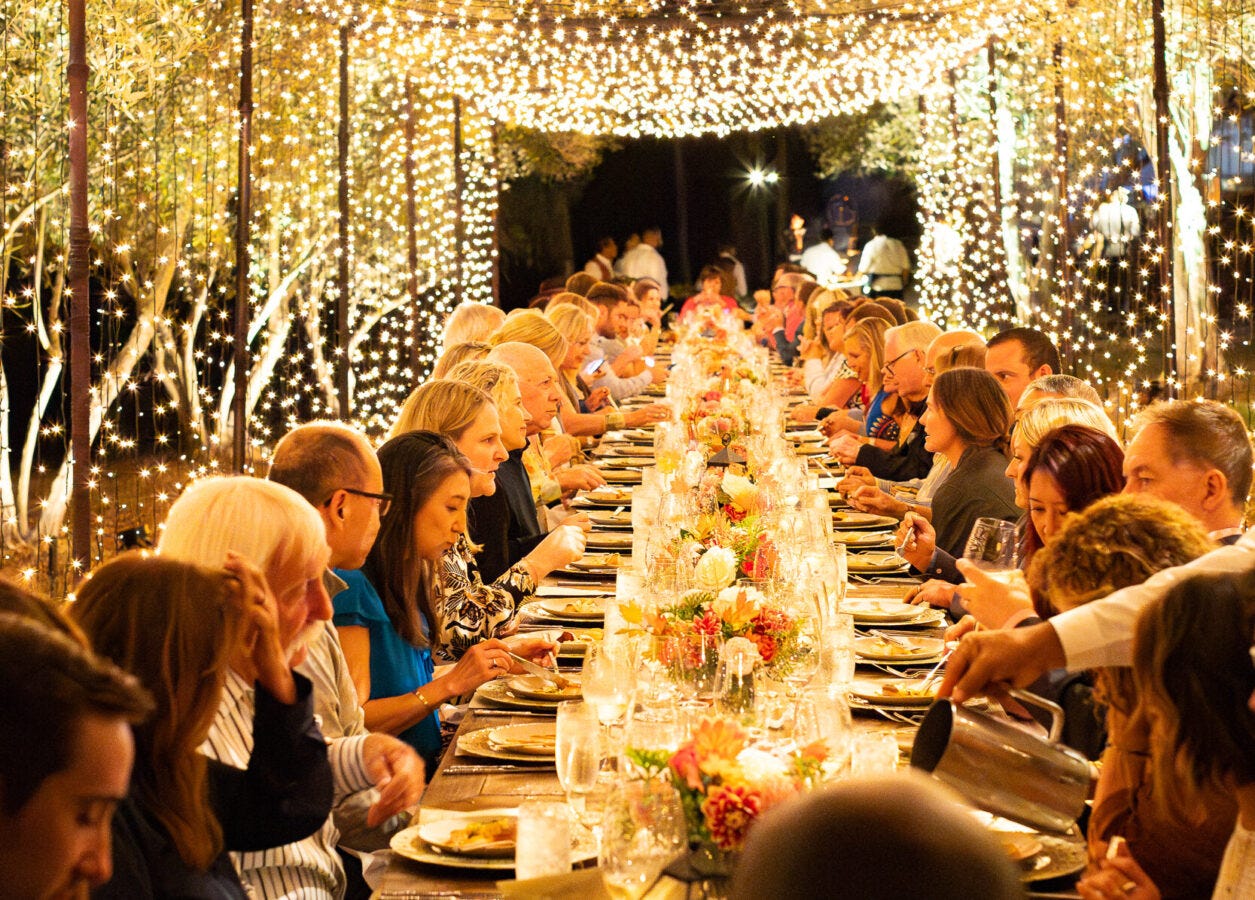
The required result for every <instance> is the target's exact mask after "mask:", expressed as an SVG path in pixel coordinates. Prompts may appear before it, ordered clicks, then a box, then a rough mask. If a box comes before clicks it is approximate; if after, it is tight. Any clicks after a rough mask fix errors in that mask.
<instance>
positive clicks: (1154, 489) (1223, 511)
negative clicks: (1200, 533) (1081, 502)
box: [1124, 400, 1252, 544]
mask: <svg viewBox="0 0 1255 900" xmlns="http://www.w3.org/2000/svg"><path fill="white" fill-rule="evenodd" d="M1251 455H1252V454H1251V441H1250V437H1249V436H1248V435H1247V432H1246V423H1245V422H1243V421H1242V417H1241V416H1240V415H1238V414H1237V412H1235V411H1234V410H1233V409H1232V408H1231V407H1228V406H1225V405H1224V404H1223V403H1217V402H1216V401H1214V400H1198V401H1190V402H1187V403H1166V402H1161V403H1155V404H1152V405H1151V406H1148V407H1147V408H1146V409H1145V411H1143V412H1142V414H1141V415H1139V416H1138V417H1137V433H1136V435H1134V437H1133V440H1132V441H1130V442H1129V447H1128V450H1127V451H1126V453H1125V456H1124V476H1125V484H1124V492H1125V493H1126V494H1150V495H1151V496H1152V497H1158V498H1159V499H1160V500H1167V501H1169V502H1171V503H1175V504H1177V505H1178V506H1180V507H1181V508H1182V509H1184V510H1185V511H1186V512H1187V513H1189V514H1190V515H1192V516H1193V517H1194V518H1195V519H1197V520H1198V521H1199V522H1200V523H1201V524H1202V526H1203V527H1204V528H1206V529H1207V536H1208V537H1209V538H1211V539H1212V540H1213V541H1216V542H1218V543H1221V544H1232V543H1235V542H1236V541H1237V539H1238V538H1239V537H1241V535H1242V517H1243V515H1244V513H1245V509H1246V496H1247V494H1249V493H1250V491H1251Z"/></svg>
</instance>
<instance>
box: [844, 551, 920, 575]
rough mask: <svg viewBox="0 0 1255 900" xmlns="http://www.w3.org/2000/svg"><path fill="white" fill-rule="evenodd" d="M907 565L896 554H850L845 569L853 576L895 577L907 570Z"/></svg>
mask: <svg viewBox="0 0 1255 900" xmlns="http://www.w3.org/2000/svg"><path fill="white" fill-rule="evenodd" d="M908 565H909V563H907V561H906V560H905V559H903V558H902V557H900V556H898V554H896V553H851V554H850V555H849V556H848V557H846V569H847V571H849V572H850V573H851V574H853V575H896V574H898V573H900V572H905V571H906V570H907V567H908Z"/></svg>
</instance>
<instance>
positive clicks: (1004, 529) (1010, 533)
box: [963, 516, 1018, 575]
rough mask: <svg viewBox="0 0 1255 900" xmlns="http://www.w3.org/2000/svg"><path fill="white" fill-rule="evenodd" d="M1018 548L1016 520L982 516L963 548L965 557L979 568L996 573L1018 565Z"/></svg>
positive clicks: (1009, 569) (992, 573)
mask: <svg viewBox="0 0 1255 900" xmlns="http://www.w3.org/2000/svg"><path fill="white" fill-rule="evenodd" d="M1017 550H1018V542H1017V541H1016V533H1015V523H1014V522H1004V521H1003V520H1002V519H994V518H991V517H988V516H982V517H981V518H979V519H977V520H976V524H974V525H973V526H972V532H971V534H969V535H968V538H967V545H966V546H965V547H964V548H963V558H964V559H967V560H969V561H971V562H972V563H973V564H974V565H975V566H976V567H977V568H978V569H982V570H984V571H986V572H989V573H990V574H991V575H996V574H997V573H999V572H1008V571H1011V570H1012V569H1014V568H1015V567H1016V566H1015V564H1016V553H1017Z"/></svg>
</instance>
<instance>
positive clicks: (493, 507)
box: [467, 450, 545, 584]
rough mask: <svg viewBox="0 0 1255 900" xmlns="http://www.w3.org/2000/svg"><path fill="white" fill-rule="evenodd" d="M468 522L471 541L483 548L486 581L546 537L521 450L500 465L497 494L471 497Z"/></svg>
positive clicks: (481, 566)
mask: <svg viewBox="0 0 1255 900" xmlns="http://www.w3.org/2000/svg"><path fill="white" fill-rule="evenodd" d="M467 524H468V528H469V530H470V533H471V540H472V541H473V542H475V543H476V544H479V545H480V547H481V548H482V549H481V550H480V552H479V554H478V555H477V556H476V557H475V561H476V563H478V565H479V574H480V577H481V578H483V580H484V582H485V583H487V584H491V583H492V582H494V581H496V580H497V579H498V578H500V577H501V576H502V574H504V573H505V571H506V569H508V568H510V566H512V565H514V564H515V563H516V562H518V561H519V560H520V559H522V558H523V557H524V556H527V554H529V553H531V552H532V550H534V549H535V548H536V545H537V544H539V543H540V542H541V541H543V540H544V539H545V532H544V529H542V528H541V527H540V522H539V520H538V519H537V518H536V502H535V500H533V498H532V480H531V479H530V478H529V477H528V476H527V469H526V468H524V466H523V451H522V450H511V451H510V457H509V459H507V460H505V461H504V462H503V463H501V465H500V467H498V469H497V491H496V493H494V494H492V495H490V496H487V497H475V498H474V499H472V500H471V503H470V509H469V511H468V514H467Z"/></svg>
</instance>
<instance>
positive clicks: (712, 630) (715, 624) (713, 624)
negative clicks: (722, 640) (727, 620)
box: [693, 609, 723, 635]
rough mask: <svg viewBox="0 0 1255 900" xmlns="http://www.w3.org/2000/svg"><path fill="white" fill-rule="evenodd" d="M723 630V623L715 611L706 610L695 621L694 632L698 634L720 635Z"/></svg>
mask: <svg viewBox="0 0 1255 900" xmlns="http://www.w3.org/2000/svg"><path fill="white" fill-rule="evenodd" d="M722 628H723V623H722V622H720V621H719V617H718V616H717V615H715V611H714V610H713V609H708V610H706V611H705V612H704V613H702V614H701V615H700V616H699V617H697V618H695V619H694V620H693V630H694V631H696V632H697V633H698V634H712V635H713V634H718V633H719V632H720V631H721V630H722Z"/></svg>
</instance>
